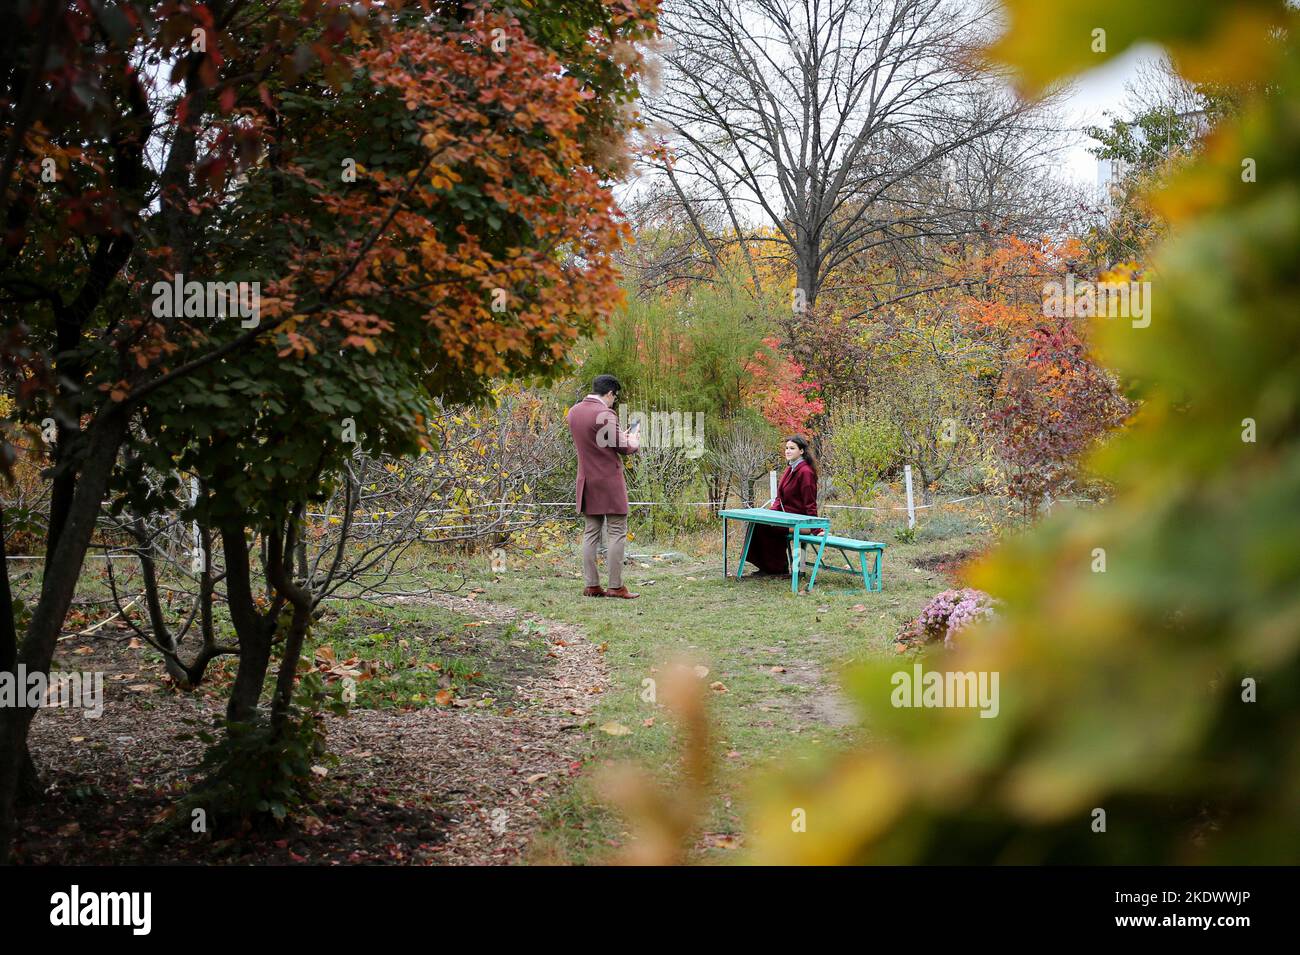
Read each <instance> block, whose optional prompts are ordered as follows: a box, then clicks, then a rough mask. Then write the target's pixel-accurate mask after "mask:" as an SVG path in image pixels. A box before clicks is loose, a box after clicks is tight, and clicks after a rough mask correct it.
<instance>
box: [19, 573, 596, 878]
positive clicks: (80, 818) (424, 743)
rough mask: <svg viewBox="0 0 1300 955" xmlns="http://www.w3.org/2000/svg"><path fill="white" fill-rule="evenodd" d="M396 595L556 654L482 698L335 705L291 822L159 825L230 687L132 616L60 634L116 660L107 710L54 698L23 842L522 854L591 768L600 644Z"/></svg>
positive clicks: (97, 858)
mask: <svg viewBox="0 0 1300 955" xmlns="http://www.w3.org/2000/svg"><path fill="white" fill-rule="evenodd" d="M394 603H395V604H400V605H402V606H406V607H411V606H419V605H421V604H425V605H429V606H437V607H442V608H445V609H448V610H452V611H455V612H457V613H460V614H464V615H467V616H471V617H474V618H475V619H477V620H487V621H493V622H495V623H499V624H503V625H508V624H510V623H515V624H516V625H522V624H523V623H524V621H527V620H531V621H532V622H533V627H532V632H533V633H534V634H537V635H539V636H541V637H542V638H543V639H544V640H545V644H546V654H545V665H544V666H541V667H539V668H537V669H536V670H535V671H533V672H531V673H530V674H529V675H527V676H524V677H523V678H522V680H521V682H520V683H519V685H518V686H516V687H515V688H514V689H515V692H514V693H513V694H511V700H510V705H508V706H496V707H491V708H485V707H480V706H477V705H475V701H473V700H468V699H466V700H458V701H457V705H455V706H451V707H429V708H425V709H414V710H361V709H354V710H353V711H352V712H351V713H350V714H349V715H348V716H346V717H340V718H336V717H332V716H331V717H329V719H328V737H329V746H330V749H331V751H332V752H333V753H335V754H336V755H337V756H338V757H339V762H338V764H337V765H336V766H334V767H332V768H331V769H329V770H328V774H327V778H326V779H325V780H324V781H323V782H322V784H321V789H322V792H323V796H324V798H323V801H322V805H321V806H319V807H318V808H317V810H316V812H317V815H313V816H311V817H309V818H307V819H306V820H301V821H294V822H291V823H290V824H289V825H286V826H285V827H284V828H283V829H282V830H278V831H273V832H270V833H263V834H260V835H251V834H250V835H247V836H243V837H239V838H238V839H226V840H218V841H214V840H213V839H212V838H211V837H208V836H201V835H196V836H193V837H187V836H188V834H175V833H174V831H173V833H171V834H165V835H163V836H162V837H161V839H160V838H159V837H158V836H156V835H153V836H151V835H149V830H150V829H151V827H152V826H154V824H155V823H157V822H158V820H159V819H161V818H163V817H164V816H165V815H166V814H167V812H168V811H169V809H170V808H171V807H172V806H173V805H174V803H175V801H176V800H177V799H178V798H179V797H180V796H181V795H182V794H183V793H184V792H185V790H186V785H187V775H186V771H187V768H188V767H191V766H193V765H194V764H195V763H196V762H197V761H198V759H199V757H200V755H201V752H202V744H201V743H199V742H198V741H197V740H194V739H179V738H178V737H180V736H183V735H186V734H189V733H192V732H193V731H194V729H195V724H196V723H197V724H198V725H199V726H203V725H207V724H208V723H209V722H210V721H211V719H212V718H213V717H214V716H216V715H218V714H219V713H221V712H222V710H223V708H224V704H225V692H224V691H223V690H222V689H221V688H219V687H210V688H201V689H200V690H199V691H197V692H191V693H185V692H181V691H178V690H176V689H175V688H174V687H172V686H170V685H169V684H168V683H167V682H166V681H165V680H164V679H162V675H161V673H160V672H159V667H158V666H157V665H155V664H150V663H148V662H147V661H146V659H145V656H144V651H143V650H142V649H141V648H140V647H139V646H138V641H134V640H131V638H130V634H129V632H128V631H127V630H125V628H119V627H114V626H111V625H110V626H106V627H104V628H103V629H102V630H100V631H98V632H97V633H95V634H94V635H92V636H89V637H84V638H82V637H72V638H69V639H67V640H65V641H63V643H61V645H60V659H61V661H62V664H61V665H62V666H63V667H64V668H65V669H76V670H82V671H100V672H103V673H104V680H105V684H104V686H105V690H104V711H103V714H102V716H101V717H99V718H97V719H85V718H83V715H82V713H81V711H79V710H74V709H58V708H52V709H46V710H45V711H43V712H42V713H41V714H39V715H38V717H37V719H36V720H35V721H34V723H33V727H32V734H31V748H32V752H33V754H34V755H35V757H36V759H37V761H38V764H39V765H40V766H41V767H42V772H43V775H44V781H45V783H46V787H47V789H46V793H45V796H44V798H43V800H42V802H41V804H40V805H39V807H33V808H31V809H28V810H25V811H24V812H23V813H22V816H21V818H20V828H21V835H20V837H19V839H18V841H17V843H16V846H15V850H16V858H17V859H18V860H20V861H27V862H31V863H70V864H87V863H88V864H96V863H131V862H147V863H167V862H202V863H213V862H232V863H240V864H248V863H286V862H287V863H323V864H338V863H367V862H369V863H378V862H387V863H392V862H397V863H415V864H435V865H436V864H494V863H498V864H499V863H510V862H515V861H517V860H519V859H520V858H521V857H522V856H523V854H524V853H525V851H526V850H527V847H528V845H529V840H530V837H531V835H532V833H533V831H534V829H535V828H536V826H537V823H538V821H539V818H540V810H541V808H542V807H543V805H544V804H545V803H546V801H547V799H548V798H550V797H552V796H553V795H554V794H555V793H556V792H557V791H559V790H561V789H563V788H564V787H566V786H567V785H569V784H570V782H571V781H572V777H573V776H574V775H576V774H577V773H578V772H580V771H581V767H582V762H581V760H582V758H583V754H584V752H585V743H584V736H583V733H582V730H581V728H580V727H581V725H582V724H583V723H585V722H586V716H587V714H588V713H589V712H590V710H591V708H592V706H593V704H594V701H595V699H596V697H597V695H598V694H600V693H602V692H603V691H604V689H605V687H606V685H607V681H608V670H607V668H606V666H605V663H604V660H603V658H602V656H601V653H600V651H599V649H598V648H597V647H596V646H595V645H594V644H593V643H591V641H589V640H588V639H587V638H586V636H585V635H584V634H582V633H581V632H580V631H579V630H578V629H577V628H575V627H572V626H569V625H566V624H561V623H556V622H554V621H549V620H542V619H541V618H538V617H537V616H535V615H532V614H525V613H523V612H521V611H519V610H516V609H514V608H510V607H504V606H498V605H494V604H491V603H488V602H485V601H482V600H478V599H475V595H472V594H471V595H468V596H449V595H443V594H430V595H427V596H422V597H418V598H405V599H395V600H394Z"/></svg>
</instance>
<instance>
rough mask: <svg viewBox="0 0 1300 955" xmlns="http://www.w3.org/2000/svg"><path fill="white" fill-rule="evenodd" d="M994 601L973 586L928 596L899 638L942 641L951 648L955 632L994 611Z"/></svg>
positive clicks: (921, 641)
mask: <svg viewBox="0 0 1300 955" xmlns="http://www.w3.org/2000/svg"><path fill="white" fill-rule="evenodd" d="M995 603H996V601H994V599H993V598H992V597H990V596H989V595H988V594H986V593H985V592H984V591H982V590H975V589H974V588H973V587H964V588H962V589H961V590H945V591H944V592H943V593H941V594H936V595H935V596H933V597H931V598H930V602H929V603H928V604H926V605H925V609H924V610H922V611H921V615H920V616H919V617H917V618H916V619H915V620H913V621H912V622H911V623H909V624H907V626H905V627H904V628H903V632H902V633H901V634H900V637H899V639H900V640H901V641H902V642H903V643H911V644H921V643H934V642H936V641H938V640H942V641H943V645H944V646H945V647H948V648H950V649H951V648H952V646H953V638H954V637H955V636H956V635H957V633H958V632H959V631H961V630H963V629H964V628H966V627H968V626H970V625H971V624H972V623H974V622H976V621H977V620H985V619H987V618H989V617H992V616H993V615H994V614H995V612H996V611H995V610H994V606H995Z"/></svg>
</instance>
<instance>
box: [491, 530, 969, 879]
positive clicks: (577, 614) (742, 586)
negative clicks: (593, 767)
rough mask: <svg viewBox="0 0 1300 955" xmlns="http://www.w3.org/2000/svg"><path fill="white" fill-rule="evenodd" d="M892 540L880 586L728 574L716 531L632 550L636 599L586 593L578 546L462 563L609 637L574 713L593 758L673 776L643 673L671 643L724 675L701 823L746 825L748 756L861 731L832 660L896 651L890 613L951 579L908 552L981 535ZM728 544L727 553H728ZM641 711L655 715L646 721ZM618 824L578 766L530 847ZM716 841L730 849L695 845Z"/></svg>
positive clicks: (595, 847)
mask: <svg viewBox="0 0 1300 955" xmlns="http://www.w3.org/2000/svg"><path fill="white" fill-rule="evenodd" d="M887 542H888V547H887V549H886V553H885V563H884V589H883V591H881V592H878V593H864V592H862V591H861V590H860V589H859V590H855V591H853V592H845V591H846V589H847V588H848V587H849V586H850V585H851V582H852V580H853V578H850V577H847V576H839V575H835V576H831V575H821V576H819V582H818V587H817V589H816V590H815V591H814V593H813V594H812V595H806V594H801V595H799V596H794V595H793V594H791V592H790V585H789V581H788V579H787V580H780V579H776V580H760V581H749V580H741V581H739V582H737V581H735V580H734V579H727V580H724V579H723V578H722V574H721V552H720V546H719V541H718V540H715V539H713V537H706V538H701V539H699V540H696V541H694V542H685V543H684V542H682V541H680V540H679V541H676V542H675V543H674V544H673V545H672V548H671V550H672V551H673V552H675V553H676V554H680V555H682V556H679V557H673V558H671V559H665V560H655V559H653V558H651V559H646V558H645V557H642V559H640V560H639V561H638V562H637V563H636V565H634V566H631V567H629V568H628V569H627V572H626V574H625V577H626V582H627V584H628V586H629V587H630V588H631V589H632V590H634V591H638V592H640V593H641V595H642V596H641V598H640V599H639V600H635V601H626V600H608V599H607V600H600V599H591V598H584V597H582V596H581V591H582V580H581V578H580V575H579V572H578V571H579V560H578V556H577V554H576V550H571V551H568V552H563V551H561V552H560V553H555V554H552V555H550V556H548V557H542V558H538V557H534V558H530V559H529V560H528V561H527V562H526V563H522V562H514V561H511V562H510V564H509V569H508V570H507V572H506V573H504V574H500V575H492V574H491V573H490V572H489V570H488V568H487V566H486V560H485V559H479V560H476V561H473V562H472V565H471V567H470V568H469V569H468V570H467V571H466V573H468V574H469V576H470V579H471V581H472V584H473V585H474V586H478V587H483V588H484V589H485V590H486V593H485V594H483V599H487V600H491V601H493V602H496V603H502V604H506V605H509V606H514V607H518V608H520V609H523V610H525V611H530V612H534V613H537V614H540V615H542V616H545V617H548V618H551V619H554V620H559V621H563V622H565V623H570V624H575V625H577V626H579V627H581V628H582V629H583V630H584V631H585V632H586V634H587V635H588V637H589V638H590V639H591V640H592V641H594V642H596V643H597V644H604V645H606V650H605V660H606V661H607V663H608V665H609V668H610V686H609V688H608V690H607V691H606V692H605V693H603V694H601V695H600V696H599V697H598V700H599V702H597V703H596V704H595V706H594V709H593V711H592V712H591V714H590V716H589V717H587V718H586V720H585V722H584V728H585V731H586V733H587V738H588V740H589V745H590V759H591V761H593V762H594V763H597V764H599V763H602V762H604V761H611V760H612V761H621V760H632V761H635V762H638V763H640V764H642V765H643V766H645V767H647V768H649V769H651V770H652V772H653V773H654V775H655V776H656V778H657V779H659V780H660V781H661V782H663V783H664V784H665V785H669V786H671V784H672V778H673V775H674V772H675V770H674V768H673V767H674V766H675V758H676V753H677V740H676V737H675V734H674V729H673V723H672V720H671V718H670V717H669V715H668V714H667V712H666V711H665V710H664V708H663V707H662V706H659V705H656V704H654V703H649V702H645V701H644V700H643V699H642V693H643V688H644V684H643V681H644V680H647V679H650V680H654V679H656V676H657V672H658V670H657V668H661V667H662V666H663V665H664V664H665V663H667V662H668V661H670V660H673V659H676V658H681V657H690V658H692V659H693V660H694V661H696V662H699V663H700V664H702V665H704V666H707V667H708V668H709V673H708V676H707V677H705V681H706V682H707V683H710V684H712V683H714V682H720V683H721V684H722V685H723V686H725V688H726V689H725V692H722V691H718V690H711V691H710V692H709V694H708V695H709V698H710V713H711V719H712V721H713V731H714V742H715V747H716V752H717V757H718V759H717V764H718V776H717V785H716V796H715V798H714V800H713V803H712V806H711V810H710V813H709V816H708V818H707V819H706V820H705V822H704V829H705V831H707V832H710V833H720V834H729V835H741V834H743V826H744V816H745V811H746V809H747V808H748V805H749V804H748V794H749V791H750V790H751V789H752V786H751V783H752V779H753V776H754V774H755V773H756V772H762V771H763V770H765V769H771V768H780V767H782V766H785V765H788V764H789V763H790V762H791V761H798V760H812V759H817V758H820V757H822V756H825V755H826V754H828V753H830V752H833V751H834V750H836V749H838V748H841V747H844V746H847V745H849V744H850V743H852V742H854V741H855V740H859V739H861V738H863V737H864V735H865V733H866V729H865V728H864V727H862V726H860V725H858V723H857V721H856V714H855V712H854V711H853V709H852V708H851V706H850V705H849V704H848V702H847V701H846V700H845V699H844V698H843V697H841V695H840V694H839V692H838V680H837V674H838V673H839V671H840V670H841V669H842V668H843V667H845V666H850V665H852V663H853V662H854V661H857V660H862V659H866V658H868V657H871V656H878V655H883V654H893V653H895V650H894V636H895V634H896V632H897V631H898V628H899V627H900V626H901V625H902V624H903V623H905V622H906V621H908V620H910V619H912V618H913V617H915V616H916V615H917V613H919V612H920V609H921V607H922V606H923V605H924V603H925V602H926V601H927V600H928V599H929V598H930V597H931V596H933V595H934V594H935V593H937V592H938V591H940V590H943V589H946V588H947V587H949V586H951V583H950V582H949V581H948V580H947V579H946V578H944V577H943V576H942V575H941V574H939V573H936V572H934V571H933V570H930V569H928V568H927V567H926V566H922V567H920V568H918V567H916V566H914V562H917V561H920V562H922V563H923V564H924V563H925V561H926V559H927V558H930V559H931V560H930V563H931V564H933V562H934V561H933V559H934V558H937V557H940V556H942V555H948V554H953V553H960V552H963V551H970V550H973V549H976V548H977V547H979V546H980V545H981V544H982V543H983V542H984V540H983V539H982V538H981V537H979V536H977V535H974V534H969V533H963V534H961V535H959V536H957V537H955V538H945V539H930V540H925V541H922V542H919V543H906V544H897V543H894V542H893V540H892V537H891V538H888V539H887ZM658 551H659V549H658V548H656V547H653V546H649V545H646V544H644V543H638V542H635V541H634V542H632V543H630V544H629V547H628V552H629V554H641V555H650V554H654V553H657V552H658ZM688 555H690V556H688ZM694 555H699V556H694ZM737 556H738V555H737V554H736V553H735V552H734V551H733V552H732V553H731V561H732V566H733V569H734V561H735V560H736V558H737ZM828 559H829V558H828ZM835 559H838V555H836V558H835ZM823 586H825V589H822V588H823ZM774 668H784V672H782V671H781V670H780V669H774ZM650 718H653V720H654V722H653V724H652V725H649V726H646V725H644V724H645V721H646V720H647V719H650ZM609 723H617V724H621V725H623V726H626V727H628V728H629V729H630V730H631V732H630V733H628V734H626V735H621V736H611V735H608V734H606V733H605V732H603V731H601V729H600V727H601V726H604V725H607V724H609ZM626 828H627V827H626V825H625V823H624V822H623V821H622V820H620V819H618V818H617V817H615V816H614V815H613V814H612V813H611V812H609V811H608V810H606V809H605V808H604V807H602V806H601V805H600V802H599V799H598V797H597V796H596V794H595V793H594V792H593V791H592V787H591V784H590V783H589V782H580V783H579V784H578V785H576V786H575V787H574V788H573V789H572V790H571V791H569V792H568V793H567V794H565V795H563V796H562V797H560V798H558V799H556V800H554V801H553V802H552V803H551V804H550V806H549V808H548V810H547V813H546V824H545V829H544V832H543V834H542V840H541V843H540V844H541V846H542V849H541V850H540V851H542V852H543V853H544V854H545V855H548V856H558V857H560V858H562V859H566V860H569V861H574V862H587V861H595V860H597V859H599V858H600V856H601V855H602V854H604V853H606V852H608V851H609V849H610V848H611V846H612V845H616V844H620V843H622V842H624V841H625V840H626V838H627V832H626ZM711 854H721V855H726V856H728V857H730V856H731V855H734V853H730V852H729V851H727V850H710V851H709V852H708V853H706V855H711Z"/></svg>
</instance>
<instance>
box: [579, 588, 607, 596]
mask: <svg viewBox="0 0 1300 955" xmlns="http://www.w3.org/2000/svg"><path fill="white" fill-rule="evenodd" d="M582 595H583V596H584V597H606V596H608V594H607V593H606V591H605V588H604V587H587V588H585V589H584V590H583V591H582Z"/></svg>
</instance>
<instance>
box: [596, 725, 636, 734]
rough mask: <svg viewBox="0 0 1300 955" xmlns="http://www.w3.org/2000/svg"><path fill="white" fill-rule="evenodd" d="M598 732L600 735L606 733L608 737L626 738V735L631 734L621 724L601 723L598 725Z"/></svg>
mask: <svg viewBox="0 0 1300 955" xmlns="http://www.w3.org/2000/svg"><path fill="white" fill-rule="evenodd" d="M600 731H601V732H602V733H608V734H609V735H610V736H626V735H627V734H628V733H630V732H632V731H631V730H630V729H628V728H627V727H626V726H624V725H623V724H622V723H602V724H601V725H600Z"/></svg>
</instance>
